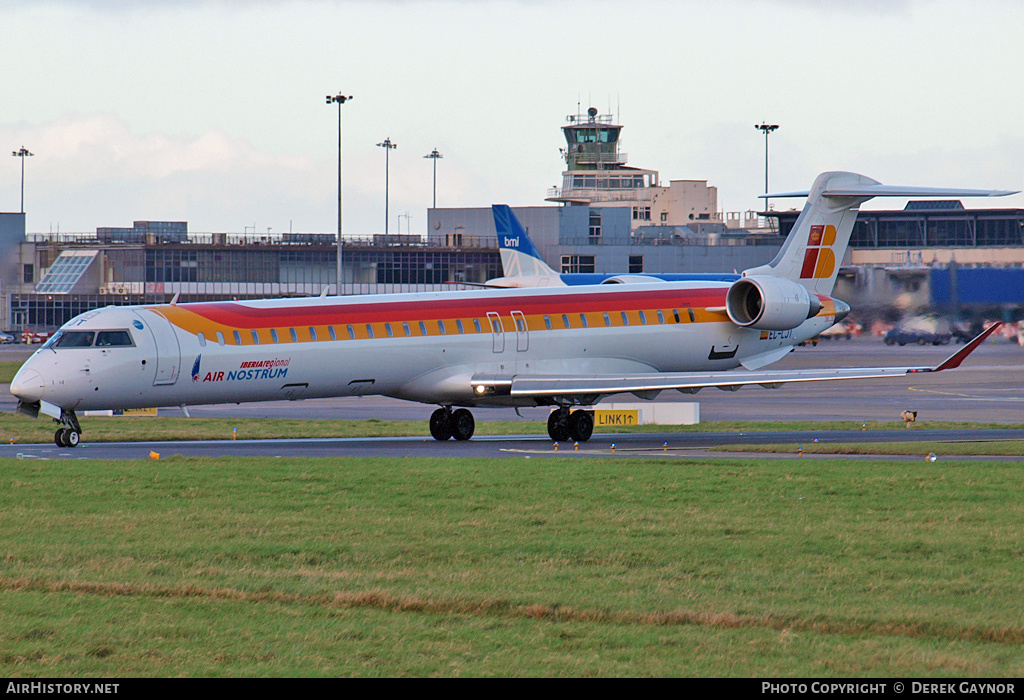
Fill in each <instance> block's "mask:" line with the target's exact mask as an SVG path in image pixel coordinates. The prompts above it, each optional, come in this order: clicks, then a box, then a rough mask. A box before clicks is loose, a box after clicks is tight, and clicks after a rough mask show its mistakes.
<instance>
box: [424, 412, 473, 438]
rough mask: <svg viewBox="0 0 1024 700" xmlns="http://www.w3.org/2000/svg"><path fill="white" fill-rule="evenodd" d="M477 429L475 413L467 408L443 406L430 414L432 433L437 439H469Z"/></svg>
mask: <svg viewBox="0 0 1024 700" xmlns="http://www.w3.org/2000/svg"><path fill="white" fill-rule="evenodd" d="M474 430H476V421H475V420H473V414H472V413H470V412H469V411H468V410H467V409H465V408H458V409H456V410H454V411H453V410H452V407H451V406H442V407H441V408H439V409H437V410H436V411H434V412H433V413H432V414H431V416H430V434H431V435H432V436H433V437H434V439H435V440H441V441H444V440H447V439H449V438H455V439H456V440H468V439H470V438H471V437H473V431H474Z"/></svg>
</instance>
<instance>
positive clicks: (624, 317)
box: [622, 311, 629, 326]
mask: <svg viewBox="0 0 1024 700" xmlns="http://www.w3.org/2000/svg"><path fill="white" fill-rule="evenodd" d="M622 325H624V326H628V325H629V316H627V315H626V312H625V311H623V312H622Z"/></svg>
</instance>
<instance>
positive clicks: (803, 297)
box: [725, 276, 821, 331]
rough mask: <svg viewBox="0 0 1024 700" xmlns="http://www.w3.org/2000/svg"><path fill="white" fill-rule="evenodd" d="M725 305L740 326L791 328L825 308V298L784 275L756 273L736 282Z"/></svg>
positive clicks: (767, 328) (773, 329) (730, 288)
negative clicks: (775, 275) (785, 277)
mask: <svg viewBox="0 0 1024 700" xmlns="http://www.w3.org/2000/svg"><path fill="white" fill-rule="evenodd" d="M725 309H726V312H727V313H728V314H729V318H730V319H732V322H733V323H735V324H736V325H737V326H743V327H744V328H756V329H758V330H762V331H788V330H790V329H792V328H796V327H797V326H799V325H800V324H801V323H803V322H804V321H806V320H807V319H809V318H811V317H812V316H815V315H816V314H817V313H818V312H819V311H821V302H820V301H818V298H817V297H816V296H814V295H812V294H811V293H810V292H808V291H807V289H806V288H805V287H804V286H803V285H802V284H798V283H796V282H793V281H791V280H788V279H784V278H782V277H769V276H753V277H744V278H742V279H738V280H736V281H735V282H733V284H732V286H731V287H729V293H728V294H727V295H726V298H725Z"/></svg>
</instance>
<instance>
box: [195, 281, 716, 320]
mask: <svg viewBox="0 0 1024 700" xmlns="http://www.w3.org/2000/svg"><path fill="white" fill-rule="evenodd" d="M726 291H727V289H726V288H724V287H723V288H717V289H716V288H710V289H708V288H704V289H671V290H664V291H662V290H656V291H654V290H647V291H642V292H641V291H637V292H613V293H591V294H580V293H575V294H553V295H545V296H523V297H512V298H510V297H508V296H505V295H502V296H494V297H492V298H488V297H487V296H474V297H472V298H468V299H437V300H423V301H421V300H410V301H395V302H390V303H388V302H370V303H360V302H352V303H345V304H337V303H335V304H322V305H321V304H318V305H302V306H299V305H296V306H287V307H277V306H275V307H256V306H248V305H246V304H244V303H241V302H200V303H195V304H181V305H180V308H182V309H183V310H188V311H190V312H192V313H194V314H197V315H198V316H201V317H203V318H206V319H207V320H209V321H212V322H214V323H219V324H222V325H225V326H228V327H232V328H281V327H289V326H323V325H328V324H346V323H372V322H382V321H397V322H401V321H419V320H429V319H443V318H473V317H479V318H483V317H485V316H486V315H487V312H497V313H499V314H502V315H507V314H509V313H511V312H512V311H522V312H523V313H524V314H526V315H527V316H530V315H536V314H549V315H558V314H568V313H600V312H602V311H606V312H612V311H631V310H636V309H657V308H662V309H673V308H674V309H685V308H706V307H709V306H723V305H724V304H725V294H726Z"/></svg>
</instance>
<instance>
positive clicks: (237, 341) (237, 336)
mask: <svg viewBox="0 0 1024 700" xmlns="http://www.w3.org/2000/svg"><path fill="white" fill-rule="evenodd" d="M231 334H232V335H233V336H235V345H241V344H242V334H241V333H239V332H238V331H231Z"/></svg>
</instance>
